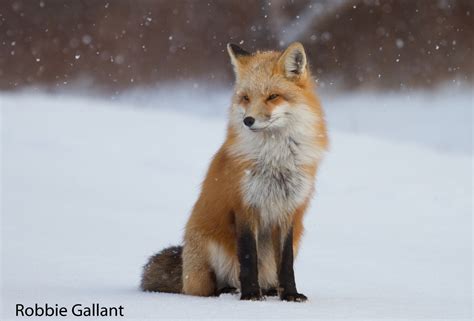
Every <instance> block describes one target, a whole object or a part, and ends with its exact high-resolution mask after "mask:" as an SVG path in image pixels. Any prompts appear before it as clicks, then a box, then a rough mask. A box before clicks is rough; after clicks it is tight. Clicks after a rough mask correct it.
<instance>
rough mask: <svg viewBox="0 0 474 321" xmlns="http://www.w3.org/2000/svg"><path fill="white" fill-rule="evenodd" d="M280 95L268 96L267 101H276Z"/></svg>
mask: <svg viewBox="0 0 474 321" xmlns="http://www.w3.org/2000/svg"><path fill="white" fill-rule="evenodd" d="M279 96H280V95H278V94H271V95H270V96H268V98H267V100H274V99H277V98H278V97H279Z"/></svg>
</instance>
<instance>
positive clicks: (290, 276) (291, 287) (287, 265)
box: [278, 227, 308, 302]
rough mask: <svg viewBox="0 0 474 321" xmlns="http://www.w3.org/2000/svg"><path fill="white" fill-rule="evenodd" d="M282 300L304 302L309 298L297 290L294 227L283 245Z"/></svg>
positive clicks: (281, 269) (279, 280) (280, 271)
mask: <svg viewBox="0 0 474 321" xmlns="http://www.w3.org/2000/svg"><path fill="white" fill-rule="evenodd" d="M278 282H279V284H280V299H281V300H283V301H293V302H304V301H306V300H308V298H307V297H306V296H305V295H304V294H301V293H298V291H297V290H296V283H295V272H294V270H293V227H291V228H290V230H289V231H288V234H287V235H286V237H285V241H284V243H283V249H282V254H281V261H280V269H279V273H278Z"/></svg>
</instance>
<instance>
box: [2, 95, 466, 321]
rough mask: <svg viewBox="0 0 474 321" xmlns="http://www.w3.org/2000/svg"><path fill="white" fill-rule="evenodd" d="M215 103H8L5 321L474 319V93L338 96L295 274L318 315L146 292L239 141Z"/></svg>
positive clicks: (175, 98)
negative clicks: (159, 259) (110, 309)
mask: <svg viewBox="0 0 474 321" xmlns="http://www.w3.org/2000/svg"><path fill="white" fill-rule="evenodd" d="M201 90H202V91H195V92H192V90H191V91H190V90H188V89H181V90H175V91H173V90H168V89H166V90H162V91H158V92H157V93H154V94H150V93H148V94H145V93H144V92H143V93H141V94H140V93H138V92H137V93H135V94H130V95H128V98H127V97H122V98H120V99H117V100H114V101H112V100H105V99H101V98H94V97H89V98H87V97H86V95H73V94H67V95H57V94H56V95H54V94H45V93H38V92H23V93H16V94H7V93H1V94H0V106H1V111H2V114H1V116H2V158H1V160H2V172H1V173H2V180H1V182H2V217H1V219H2V220H1V230H2V234H1V235H2V304H3V305H2V306H3V308H2V314H1V315H2V317H1V319H2V320H14V319H17V318H16V317H15V316H14V309H15V304H17V303H22V304H25V305H34V303H38V304H44V303H48V304H50V305H54V304H59V305H65V306H66V307H68V309H70V307H71V306H72V305H73V304H76V303H82V304H84V305H88V304H92V303H100V304H101V305H105V306H106V305H110V306H118V305H122V306H124V311H125V317H124V318H121V319H142V320H143V319H147V318H149V319H158V318H164V319H185V318H192V319H202V320H204V319H222V318H229V319H274V318H280V319H287V320H288V319H291V320H296V319H322V320H327V319H331V320H333V319H351V320H381V319H383V320H416V319H423V320H434V319H450V320H463V319H465V320H468V319H469V320H470V319H471V317H472V287H471V286H472V260H471V259H472V238H471V234H472V196H473V194H472V136H471V134H472V107H473V106H472V94H471V93H470V92H469V91H467V90H459V91H458V92H454V93H453V92H450V91H448V92H447V91H443V90H440V91H437V92H435V93H433V92H428V93H423V92H421V93H411V94H391V95H381V94H370V93H369V94H364V95H361V94H359V95H342V96H341V95H326V96H324V97H323V103H324V106H325V108H326V111H327V115H328V121H329V128H330V138H331V150H330V152H329V153H328V154H327V156H326V158H325V161H324V163H323V166H322V167H321V169H320V175H319V179H318V183H317V195H316V196H315V198H314V201H313V205H312V207H311V209H310V210H309V212H308V213H307V216H306V220H305V223H306V234H305V237H304V240H303V243H302V248H301V251H300V253H299V256H298V258H297V261H296V267H295V269H296V278H297V284H298V288H299V290H300V291H301V292H302V293H304V294H306V295H307V296H308V297H309V302H307V303H304V304H299V303H286V302H280V301H278V300H276V299H274V298H269V299H267V301H265V302H240V301H238V296H232V295H223V296H221V297H219V298H197V297H188V296H183V295H173V294H161V293H143V292H140V291H139V290H138V283H139V278H140V273H141V267H142V265H143V264H144V263H145V262H146V259H147V257H148V256H149V255H151V254H153V253H155V252H156V251H158V250H160V249H161V248H163V247H165V246H168V245H173V244H178V243H179V242H180V239H181V236H182V233H183V228H184V224H185V222H186V219H187V216H188V214H189V211H190V209H191V207H192V205H193V202H194V201H195V199H196V197H197V194H198V191H199V184H200V182H201V180H202V178H203V176H204V174H205V171H206V168H207V165H208V163H209V160H210V158H211V157H212V155H213V153H214V152H215V151H216V149H217V148H218V147H219V145H220V144H221V143H222V141H223V139H224V134H225V127H226V123H225V121H226V119H225V114H226V106H227V105H228V102H229V101H230V97H229V91H228V90H227V91H226V90H224V91H222V92H218V93H216V94H211V93H210V92H207V91H206V90H204V89H201ZM151 107H153V108H151ZM61 319H65V318H61Z"/></svg>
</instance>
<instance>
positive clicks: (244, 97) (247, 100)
mask: <svg viewBox="0 0 474 321" xmlns="http://www.w3.org/2000/svg"><path fill="white" fill-rule="evenodd" d="M242 100H243V101H245V102H249V101H250V98H249V96H247V95H243V96H242Z"/></svg>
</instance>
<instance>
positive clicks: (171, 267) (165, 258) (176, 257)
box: [140, 246, 183, 293]
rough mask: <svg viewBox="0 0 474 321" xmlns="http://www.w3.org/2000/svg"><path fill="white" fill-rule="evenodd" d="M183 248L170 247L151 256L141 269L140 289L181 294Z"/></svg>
mask: <svg viewBox="0 0 474 321" xmlns="http://www.w3.org/2000/svg"><path fill="white" fill-rule="evenodd" d="M182 253H183V247H182V246H172V247H169V248H166V249H164V250H162V251H161V252H160V253H158V254H155V255H153V256H152V257H150V259H149V260H148V263H147V264H146V265H145V266H144V267H143V275H142V282H141V285H140V287H141V289H142V290H143V291H152V292H169V293H181V292H182V288H183V279H182V271H183V258H182V256H181V255H182Z"/></svg>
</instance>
